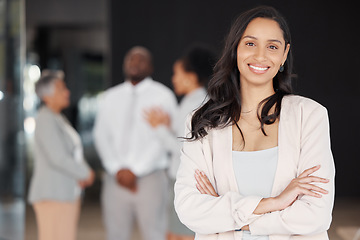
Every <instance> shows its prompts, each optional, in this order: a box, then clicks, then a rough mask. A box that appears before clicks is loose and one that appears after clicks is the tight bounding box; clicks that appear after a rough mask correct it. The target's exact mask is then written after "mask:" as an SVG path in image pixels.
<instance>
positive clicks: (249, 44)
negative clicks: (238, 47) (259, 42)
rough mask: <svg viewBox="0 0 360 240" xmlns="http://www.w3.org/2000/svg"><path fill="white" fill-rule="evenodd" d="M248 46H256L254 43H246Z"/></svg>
mask: <svg viewBox="0 0 360 240" xmlns="http://www.w3.org/2000/svg"><path fill="white" fill-rule="evenodd" d="M246 46H249V47H253V46H255V43H253V42H248V43H246Z"/></svg>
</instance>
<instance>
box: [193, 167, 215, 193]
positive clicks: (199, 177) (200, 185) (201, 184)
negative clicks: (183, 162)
mask: <svg viewBox="0 0 360 240" xmlns="http://www.w3.org/2000/svg"><path fill="white" fill-rule="evenodd" d="M195 179H196V182H197V184H196V188H197V189H198V190H199V192H200V193H201V194H208V195H211V196H214V197H218V196H219V195H218V194H217V193H216V191H215V189H214V187H213V185H212V184H211V183H210V181H209V179H208V178H207V176H206V175H205V173H203V172H200V171H199V170H196V171H195Z"/></svg>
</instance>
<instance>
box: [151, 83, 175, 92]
mask: <svg viewBox="0 0 360 240" xmlns="http://www.w3.org/2000/svg"><path fill="white" fill-rule="evenodd" d="M150 87H151V88H152V89H153V90H155V91H157V92H161V93H164V94H167V95H174V94H173V92H172V91H171V89H170V88H168V87H167V86H165V85H164V84H162V83H160V82H158V81H155V80H151V84H150Z"/></svg>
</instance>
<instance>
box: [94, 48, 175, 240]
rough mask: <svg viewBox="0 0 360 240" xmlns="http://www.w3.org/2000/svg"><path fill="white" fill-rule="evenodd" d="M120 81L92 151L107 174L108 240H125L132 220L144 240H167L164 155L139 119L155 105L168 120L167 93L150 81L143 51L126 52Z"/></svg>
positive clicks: (107, 98) (108, 95) (101, 116)
mask: <svg viewBox="0 0 360 240" xmlns="http://www.w3.org/2000/svg"><path fill="white" fill-rule="evenodd" d="M123 70H124V73H125V78H126V79H125V82H124V83H121V84H119V85H118V86H115V87H113V88H111V89H109V90H107V91H106V92H105V94H104V96H103V99H102V103H100V108H99V112H98V115H97V118H96V122H95V129H94V138H95V144H96V148H97V150H98V153H99V155H100V158H101V161H102V163H103V165H104V168H105V170H106V174H105V176H104V180H103V189H102V196H101V202H102V203H101V204H102V209H103V216H104V222H105V229H106V233H107V239H108V240H129V239H130V238H131V233H132V230H133V225H134V221H137V223H138V226H139V228H140V232H141V235H142V237H143V239H146V240H154V239H156V240H161V239H165V237H166V227H167V214H166V213H167V212H166V209H167V208H166V206H167V199H168V197H167V195H168V192H167V189H168V180H167V176H166V172H165V169H166V168H167V167H168V153H167V152H166V149H165V147H164V145H163V144H162V142H161V139H160V138H159V137H158V135H157V134H156V132H155V130H154V129H153V128H152V127H151V126H150V125H149V124H148V123H147V122H146V120H145V119H144V117H143V114H144V112H143V111H144V109H147V108H150V107H154V106H157V107H159V108H161V109H162V110H163V111H165V112H167V113H168V114H169V116H171V117H172V116H173V113H174V109H175V108H176V98H175V96H174V94H173V93H172V91H171V90H170V89H168V88H167V87H165V86H164V85H162V84H161V83H159V82H156V81H154V80H153V79H152V78H151V77H150V76H151V74H152V73H153V64H152V56H151V53H150V52H149V50H148V49H146V48H144V47H140V46H136V47H133V48H131V49H130V50H129V51H128V52H127V54H126V56H125V58H124V64H123Z"/></svg>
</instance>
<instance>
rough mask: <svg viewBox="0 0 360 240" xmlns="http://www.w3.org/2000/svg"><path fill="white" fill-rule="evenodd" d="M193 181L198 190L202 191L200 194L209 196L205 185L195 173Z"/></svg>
mask: <svg viewBox="0 0 360 240" xmlns="http://www.w3.org/2000/svg"><path fill="white" fill-rule="evenodd" d="M195 179H196V182H197V184H198V185H199V188H200V189H201V190H202V193H205V194H210V191H208V189H207V187H206V185H205V183H204V182H203V179H202V178H201V176H200V175H199V174H198V173H195Z"/></svg>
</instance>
